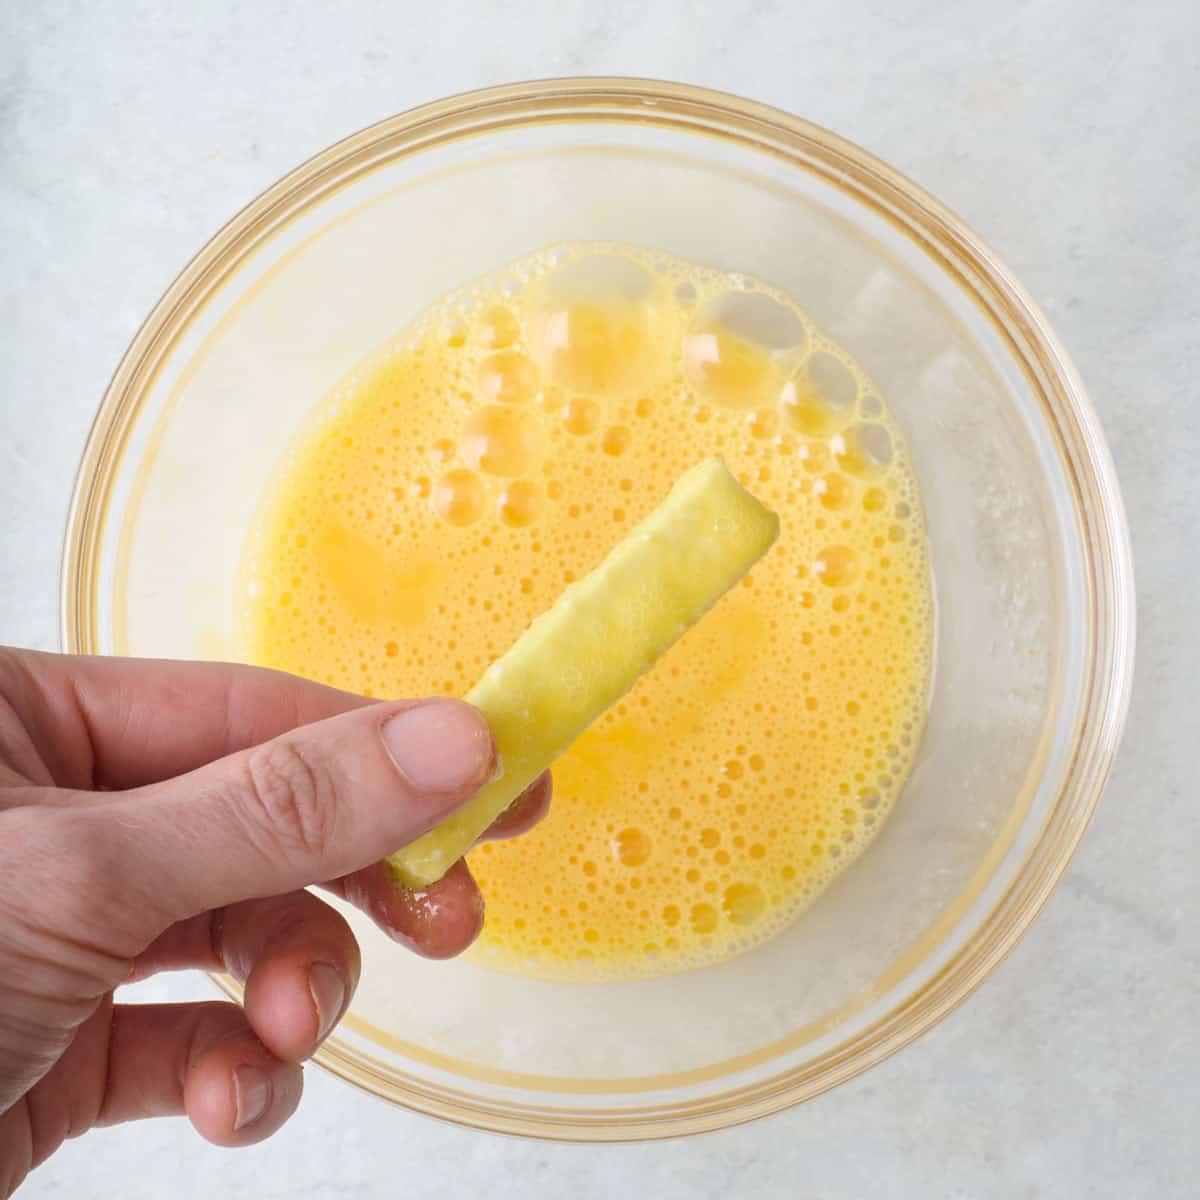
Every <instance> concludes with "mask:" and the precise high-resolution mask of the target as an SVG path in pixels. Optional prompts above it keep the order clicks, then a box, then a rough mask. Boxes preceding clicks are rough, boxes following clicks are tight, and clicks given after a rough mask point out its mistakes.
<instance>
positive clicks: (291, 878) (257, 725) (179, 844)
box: [0, 648, 550, 1196]
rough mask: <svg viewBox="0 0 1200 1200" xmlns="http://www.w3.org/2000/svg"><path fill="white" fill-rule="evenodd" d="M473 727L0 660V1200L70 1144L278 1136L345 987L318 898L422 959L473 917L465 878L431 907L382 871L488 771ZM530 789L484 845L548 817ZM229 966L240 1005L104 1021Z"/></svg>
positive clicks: (279, 686) (456, 947) (349, 943)
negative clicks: (131, 992)
mask: <svg viewBox="0 0 1200 1200" xmlns="http://www.w3.org/2000/svg"><path fill="white" fill-rule="evenodd" d="M495 766H496V751H495V745H494V743H493V741H492V736H491V733H490V731H489V730H488V728H487V725H486V723H485V722H484V720H483V718H482V716H480V714H479V713H478V712H477V711H476V710H475V709H473V708H471V707H470V706H469V705H467V704H464V703H462V702H461V701H455V700H444V699H434V700H424V701H398V702H389V703H378V702H373V701H369V700H365V699H363V698H362V697H358V696H352V695H349V694H347V693H344V692H338V691H334V690H333V689H330V688H325V687H321V686H319V685H317V684H312V683H307V682H305V681H303V680H300V679H296V678H293V677H291V676H287V675H281V674H278V673H276V672H272V671H264V670H258V669H255V668H250V667H234V666H225V665H216V664H208V663H169V662H151V661H144V660H142V661H139V660H122V659H93V658H70V657H62V656H57V655H48V654H35V653H32V652H26V651H17V650H5V649H2V648H0V1196H7V1195H9V1194H10V1193H11V1192H12V1191H13V1190H14V1189H15V1188H16V1187H17V1185H18V1184H19V1183H20V1182H21V1180H22V1179H23V1178H24V1177H25V1175H26V1174H27V1173H28V1172H29V1170H31V1169H32V1168H33V1167H34V1166H36V1165H37V1164H38V1163H40V1162H42V1161H43V1160H44V1159H45V1158H47V1157H48V1156H49V1155H50V1154H51V1153H52V1152H53V1151H54V1150H55V1149H56V1148H57V1147H58V1146H59V1145H61V1144H62V1142H63V1141H64V1140H65V1139H66V1138H68V1137H74V1136H76V1135H78V1134H80V1133H83V1132H85V1131H86V1130H87V1129H89V1128H92V1127H93V1126H96V1125H110V1124H114V1123H116V1122H119V1121H128V1120H133V1119H136V1118H139V1117H151V1116H162V1115H167V1114H175V1113H186V1114H187V1115H188V1117H189V1118H190V1120H191V1122H192V1124H193V1125H194V1126H195V1127H196V1129H197V1130H198V1131H199V1132H200V1133H201V1134H203V1135H204V1136H205V1137H206V1138H208V1139H209V1140H210V1141H213V1142H216V1143H218V1144H219V1145H224V1146H242V1145H248V1144H250V1143H252V1142H257V1141H260V1140H261V1139H263V1138H265V1137H267V1136H269V1135H270V1134H271V1133H273V1132H275V1130H276V1129H278V1128H279V1126H280V1125H282V1124H283V1122H284V1121H286V1120H287V1118H288V1117H289V1116H291V1114H292V1113H293V1112H294V1111H295V1108H296V1105H297V1104H298V1102H299V1099H300V1091H301V1069H300V1066H299V1065H298V1064H299V1063H300V1062H301V1061H302V1060H304V1059H306V1058H308V1057H309V1056H310V1055H311V1054H312V1053H313V1051H314V1050H315V1049H316V1048H317V1046H318V1045H319V1044H320V1043H321V1041H322V1040H323V1039H324V1038H325V1037H326V1036H327V1035H328V1033H329V1031H330V1029H331V1028H332V1027H333V1026H334V1025H335V1024H336V1022H337V1021H338V1020H339V1019H340V1017H341V1015H342V1013H343V1012H344V1011H345V1009H346V1006H347V1004H348V1002H349V999H350V996H351V995H352V993H353V991H354V987H355V984H356V983H357V981H358V975H359V966H360V961H359V951H358V946H357V944H356V942H355V940H354V936H353V934H352V933H351V931H350V928H349V926H348V925H347V924H346V922H345V921H344V920H343V918H342V917H341V916H340V915H339V914H338V913H337V912H336V911H335V910H334V909H333V908H331V907H330V906H329V905H327V904H325V903H324V902H323V901H321V900H320V899H318V898H317V897H316V896H314V895H313V894H312V893H310V892H307V891H305V890H303V889H304V888H305V886H306V885H308V884H313V883H320V884H323V885H324V886H325V887H326V888H327V889H328V890H329V891H331V892H332V893H334V894H335V895H338V896H340V897H342V898H344V899H346V900H348V901H350V902H351V903H353V904H355V905H356V906H357V907H359V908H361V909H363V911H365V912H366V913H368V914H369V915H370V916H371V917H372V918H373V919H374V920H375V922H376V923H377V924H378V925H379V926H380V927H381V928H383V929H384V930H385V931H386V932H387V933H389V934H390V935H391V936H392V937H393V938H395V939H396V940H397V941H399V942H402V943H403V944H405V945H407V946H408V947H410V948H411V949H413V950H415V951H417V952H418V953H420V954H424V955H427V956H430V957H435V958H442V957H447V956H449V955H452V954H457V953H458V952H459V951H461V950H463V949H464V948H465V947H466V946H468V945H469V944H470V942H471V941H472V940H473V938H474V937H475V936H476V934H477V933H478V931H479V928H480V924H481V921H482V914H483V905H482V900H481V898H480V895H479V892H478V889H477V888H476V887H475V883H474V881H473V880H472V878H471V875H470V872H469V871H468V869H467V867H466V864H465V863H461V862H460V863H459V864H457V866H455V867H454V868H453V869H452V870H451V871H450V872H449V873H448V874H447V875H446V876H445V878H444V879H442V880H440V881H439V882H438V883H436V884H434V885H433V886H432V887H430V888H429V889H427V890H426V891H424V892H417V893H414V892H409V891H407V890H406V889H404V888H402V887H400V886H399V885H398V884H396V883H394V882H393V881H392V879H391V877H390V876H389V874H388V872H387V870H386V868H385V867H384V865H383V864H382V863H381V861H380V860H381V859H382V858H383V857H384V856H385V855H387V854H389V853H391V852H392V851H394V850H396V849H398V848H399V847H400V846H402V845H405V844H406V843H408V842H410V841H412V840H413V839H414V838H416V837H419V836H420V835H421V834H422V833H424V832H425V831H426V830H428V829H430V828H432V827H433V826H434V825H436V824H437V823H438V822H439V821H440V820H441V819H442V818H443V817H444V816H446V815H447V814H448V813H449V812H451V811H453V810H454V809H455V808H457V807H458V806H459V805H460V804H462V803H463V802H464V801H466V800H467V799H468V798H469V797H470V796H471V795H473V794H474V792H475V791H476V790H477V789H478V788H479V787H480V786H481V785H482V784H483V783H484V782H485V781H487V780H488V779H489V778H490V777H491V776H492V774H493V772H494V770H495ZM549 797H550V785H549V778H548V777H543V778H542V779H541V780H539V781H538V782H537V783H535V784H534V785H533V786H532V787H531V788H530V789H529V791H527V792H526V793H525V795H524V796H522V797H521V798H520V799H519V800H517V801H516V802H515V803H514V804H513V806H512V807H511V808H510V809H509V810H508V812H506V813H505V814H504V816H503V817H501V818H500V820H499V821H498V822H497V823H496V824H495V825H494V826H493V827H492V829H491V830H490V831H489V836H495V837H502V836H513V835H515V834H517V833H520V832H523V831H524V830H525V829H527V828H529V827H530V826H531V825H533V824H534V823H535V822H536V821H537V820H538V819H539V818H540V817H541V816H542V815H543V814H544V812H545V810H546V806H547V804H548V803H549ZM181 967H198V968H203V969H208V970H225V971H228V972H229V973H230V974H232V975H234V976H235V977H236V978H237V979H239V980H240V981H241V982H242V983H243V984H244V987H245V1006H244V1008H239V1007H238V1006H237V1005H234V1004H230V1003H224V1002H212V1003H198V1004H180V1005H132V1004H115V1003H114V1001H113V991H114V989H115V988H116V987H118V986H119V985H121V984H123V983H128V982H131V981H134V980H137V979H142V978H145V977H146V976H147V975H151V974H153V973H155V972H156V971H162V970H171V969H176V968H181Z"/></svg>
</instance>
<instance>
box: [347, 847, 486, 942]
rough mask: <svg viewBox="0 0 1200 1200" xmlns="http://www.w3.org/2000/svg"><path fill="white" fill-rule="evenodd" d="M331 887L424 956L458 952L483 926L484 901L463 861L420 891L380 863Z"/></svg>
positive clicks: (477, 934)
mask: <svg viewBox="0 0 1200 1200" xmlns="http://www.w3.org/2000/svg"><path fill="white" fill-rule="evenodd" d="M330 889H331V890H332V891H333V892H334V893H335V894H336V895H339V896H341V897H342V898H343V899H345V900H347V901H349V902H350V903H351V904H353V905H354V906H355V907H356V908H359V909H362V911H363V912H365V913H366V914H367V915H368V916H369V917H370V918H371V919H372V920H373V921H374V922H375V924H376V925H378V926H379V928H380V929H382V930H383V932H384V933H386V934H387V935H388V936H389V937H390V938H392V940H393V941H396V942H399V943H400V944H401V945H402V946H407V947H408V949H410V950H412V951H414V952H415V953H417V954H420V955H421V956H422V957H424V958H452V957H453V956H454V955H456V954H461V953H462V952H463V951H464V950H465V949H466V948H467V947H468V946H469V945H470V944H471V943H472V942H473V941H474V940H475V939H476V938H477V937H478V936H479V931H480V930H481V929H482V928H483V897H482V896H480V894H479V888H478V887H477V886H476V884H475V880H474V878H472V876H471V872H470V869H469V868H468V867H467V864H466V863H465V862H462V861H459V862H456V863H455V864H454V866H452V867H451V868H450V870H449V871H447V872H446V874H445V875H443V876H442V878H441V879H439V880H438V881H437V882H436V883H432V884H430V885H429V887H427V888H423V889H422V890H421V891H412V890H411V889H409V888H406V887H405V886H404V885H403V884H402V883H400V882H398V881H397V880H396V878H395V876H393V875H392V873H391V871H390V870H389V869H388V866H387V864H386V863H382V862H378V863H373V864H372V865H371V866H369V867H365V868H363V869H362V870H361V871H355V872H354V873H353V874H352V875H348V876H346V877H345V878H343V879H339V880H337V881H336V882H335V883H333V884H331V885H330Z"/></svg>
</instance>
